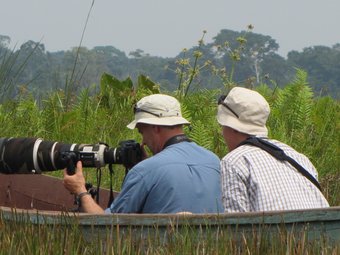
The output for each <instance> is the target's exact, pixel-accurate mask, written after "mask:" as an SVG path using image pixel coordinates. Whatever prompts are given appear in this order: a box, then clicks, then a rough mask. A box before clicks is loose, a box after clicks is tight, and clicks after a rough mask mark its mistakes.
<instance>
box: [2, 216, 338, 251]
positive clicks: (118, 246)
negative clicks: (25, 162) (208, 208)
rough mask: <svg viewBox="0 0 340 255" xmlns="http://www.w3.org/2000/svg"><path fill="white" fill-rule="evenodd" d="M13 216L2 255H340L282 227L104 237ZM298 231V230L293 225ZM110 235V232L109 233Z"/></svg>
mask: <svg viewBox="0 0 340 255" xmlns="http://www.w3.org/2000/svg"><path fill="white" fill-rule="evenodd" d="M13 214H14V217H15V218H14V219H12V220H11V221H7V220H5V219H4V218H3V217H2V214H0V239H1V242H0V250H1V252H0V254H18V255H21V254H23V255H24V254H282V255H284V254H325V255H326V254H339V251H340V246H339V244H338V243H336V242H334V241H331V240H328V239H326V238H325V237H324V236H323V234H321V235H320V238H319V239H316V238H315V239H314V240H313V241H311V240H309V236H308V233H307V231H306V230H301V231H300V230H295V232H294V231H290V230H289V229H286V228H285V226H282V227H281V226H280V227H278V229H276V230H275V231H271V230H270V229H268V230H267V229H266V228H265V227H262V228H256V227H255V226H254V227H253V228H252V229H249V231H245V232H243V233H240V232H237V230H236V231H235V229H233V228H230V227H225V226H218V225H217V226H215V227H216V229H210V226H204V225H203V226H201V228H194V227H192V226H190V225H184V226H183V228H179V227H177V226H175V225H170V226H168V228H166V229H162V228H160V227H157V225H155V226H151V227H150V228H147V229H142V230H141V231H143V235H142V234H141V233H139V229H138V227H137V229H136V228H127V229H124V227H121V228H120V226H119V225H118V226H117V227H115V226H110V228H108V229H105V228H103V226H102V229H101V230H102V233H98V232H97V231H98V229H96V227H94V226H91V225H89V226H88V227H87V228H84V226H81V225H80V224H79V223H77V221H76V220H75V219H74V218H73V217H71V216H67V215H64V216H62V218H61V221H62V222H63V223H62V224H50V225H47V224H45V225H44V224H33V223H31V222H30V221H29V220H27V217H25V216H23V215H20V214H19V213H15V212H13ZM292 229H293V230H294V227H292ZM105 231H106V232H105Z"/></svg>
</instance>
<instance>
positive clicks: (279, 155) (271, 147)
mask: <svg viewBox="0 0 340 255" xmlns="http://www.w3.org/2000/svg"><path fill="white" fill-rule="evenodd" d="M244 144H250V145H253V146H256V147H259V148H261V149H263V150H265V151H266V152H268V153H269V154H270V155H272V156H273V157H274V158H276V159H278V160H280V161H284V160H285V161H288V162H289V163H290V164H291V165H292V166H294V167H295V168H296V169H297V170H298V171H299V172H300V173H301V174H302V175H304V176H305V177H306V178H307V179H308V180H310V181H311V182H312V183H313V184H314V185H315V186H316V187H317V188H318V189H319V190H320V191H322V190H321V186H320V184H319V182H318V181H317V180H316V179H315V178H314V177H313V176H312V175H311V174H310V173H309V172H308V171H307V170H306V169H305V168H303V167H302V166H301V165H300V164H299V163H298V162H296V161H295V160H294V159H293V158H291V157H289V156H288V155H287V154H286V153H285V152H284V151H283V150H282V149H280V148H279V147H277V146H276V145H275V144H272V143H270V142H268V141H266V140H264V139H261V138H259V137H255V136H251V137H249V138H248V139H246V140H244V141H243V142H241V143H240V144H239V146H241V145H244Z"/></svg>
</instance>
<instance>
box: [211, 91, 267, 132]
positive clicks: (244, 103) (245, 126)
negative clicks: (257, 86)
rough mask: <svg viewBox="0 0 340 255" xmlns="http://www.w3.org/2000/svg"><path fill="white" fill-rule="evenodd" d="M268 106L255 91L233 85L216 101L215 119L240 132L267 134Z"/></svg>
mask: <svg viewBox="0 0 340 255" xmlns="http://www.w3.org/2000/svg"><path fill="white" fill-rule="evenodd" d="M269 113H270V107H269V104H268V102H267V101H266V99H265V98H264V97H263V96H262V95H261V94H260V93H258V92H257V91H254V90H250V89H246V88H242V87H234V88H232V89H231V90H230V92H229V93H228V95H227V96H222V97H220V99H219V102H218V110H217V121H218V123H219V124H220V125H222V126H227V127H230V128H232V129H235V130H237V131H239V132H241V133H245V134H248V135H255V136H264V137H267V136H268V129H267V127H266V122H267V119H268V116H269Z"/></svg>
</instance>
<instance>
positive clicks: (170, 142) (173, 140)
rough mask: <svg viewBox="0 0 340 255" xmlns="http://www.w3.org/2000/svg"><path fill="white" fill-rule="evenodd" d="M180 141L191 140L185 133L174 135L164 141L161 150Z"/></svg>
mask: <svg viewBox="0 0 340 255" xmlns="http://www.w3.org/2000/svg"><path fill="white" fill-rule="evenodd" d="M181 142H191V140H190V139H189V138H188V137H187V136H186V135H185V134H181V135H175V136H173V137H171V138H170V139H169V140H167V141H166V142H165V144H164V146H163V150H164V149H165V148H166V147H168V146H170V145H173V144H176V143H181Z"/></svg>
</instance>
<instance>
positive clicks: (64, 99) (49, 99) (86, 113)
mask: <svg viewBox="0 0 340 255" xmlns="http://www.w3.org/2000/svg"><path fill="white" fill-rule="evenodd" d="M245 34H246V35H247V40H246V39H245V37H243V34H242V36H240V34H239V33H235V32H232V31H229V30H223V31H221V33H220V34H219V35H218V36H217V37H216V38H215V41H216V43H218V45H217V46H216V45H214V46H213V45H205V44H204V43H203V37H202V39H201V40H200V42H199V45H198V47H195V48H193V49H191V50H185V51H183V52H182V53H181V54H180V55H179V56H178V58H177V59H176V60H173V59H162V58H156V57H151V56H148V55H143V52H141V51H136V52H134V53H133V57H132V58H127V57H126V56H125V53H122V52H120V51H119V50H117V49H115V48H114V47H96V48H94V49H93V50H87V49H86V48H81V47H80V48H78V49H74V50H73V51H71V52H59V53H48V52H47V53H46V52H45V51H44V47H43V45H41V44H37V43H34V42H28V43H27V44H25V45H23V46H21V49H20V50H19V51H8V49H7V48H6V47H3V46H4V43H3V42H4V39H8V38H4V37H2V38H0V39H2V41H1V40H0V42H1V43H0V59H1V61H2V62H0V63H1V64H0V96H1V97H0V100H1V101H0V102H1V104H0V122H1V123H3V124H2V125H1V126H0V137H41V138H43V139H45V140H53V141H59V142H63V143H91V144H92V143H96V142H105V143H107V144H109V145H110V146H111V147H116V146H117V145H118V144H119V142H120V141H122V140H127V139H135V140H137V141H140V139H141V137H140V135H139V134H138V133H137V132H136V131H131V130H129V129H127V128H126V125H127V124H128V123H129V122H130V121H131V120H132V119H133V111H132V109H133V105H134V104H135V103H136V102H137V101H138V100H139V99H140V98H142V97H143V96H145V95H149V94H153V93H159V92H161V93H166V94H170V95H173V96H175V97H177V98H178V99H179V100H180V102H181V104H182V111H183V115H184V116H185V117H186V118H187V119H188V120H190V121H191V126H190V127H187V128H186V130H185V131H186V133H187V135H188V136H189V137H190V138H191V139H192V140H194V141H195V142H197V143H198V144H200V145H202V146H204V147H206V148H207V149H210V150H212V151H214V152H215V153H216V154H217V155H218V156H219V157H222V156H224V155H225V154H226V153H227V149H226V146H225V144H224V141H223V138H222V135H221V128H220V127H219V125H218V124H217V121H216V117H215V116H216V105H217V102H216V99H217V98H218V96H219V95H220V94H222V93H226V92H227V91H228V90H229V89H230V88H231V87H233V86H235V85H236V84H237V85H241V86H245V87H248V88H252V89H255V90H257V91H259V92H260V93H261V94H262V95H263V96H264V97H265V98H266V99H267V100H268V102H269V103H270V105H271V109H272V113H271V116H270V118H269V120H268V128H269V133H270V137H272V138H275V139H278V140H281V141H283V142H286V143H288V144H290V145H292V146H293V147H294V148H296V149H297V150H298V151H300V152H302V153H304V154H306V155H307V156H309V157H310V159H311V161H312V162H313V163H314V165H315V166H316V168H317V169H318V171H319V179H320V180H321V183H322V186H323V188H324V193H325V195H326V197H327V199H328V200H329V202H330V204H331V205H340V197H339V194H340V192H339V191H340V184H339V183H340V182H339V181H340V169H339V166H340V162H339V161H340V158H339V146H340V132H339V128H340V124H339V120H340V109H339V108H340V105H339V101H338V100H336V99H334V97H331V96H328V95H324V94H323V92H322V93H319V92H317V93H316V94H315V89H313V87H312V86H311V85H310V80H311V78H309V75H308V74H307V72H306V71H304V70H303V69H293V68H292V70H294V72H290V71H289V72H288V71H287V72H284V71H282V73H279V74H277V75H278V76H277V77H281V78H275V79H274V78H273V77H272V76H271V75H270V76H266V75H263V74H267V72H265V71H264V70H265V69H264V67H265V66H268V68H272V69H271V70H272V71H273V73H274V71H275V72H279V71H280V70H281V69H280V68H281V67H284V66H285V65H286V62H280V61H281V60H282V59H280V58H279V57H278V56H276V55H275V53H274V52H275V50H276V49H277V47H278V45H277V44H276V43H275V41H274V40H272V39H271V38H270V37H263V36H259V35H256V34H253V33H251V32H250V31H247V32H245ZM233 36H237V37H235V41H236V42H235V43H234V42H232V41H226V40H227V39H228V38H231V37H233ZM233 38H234V37H233ZM260 39H261V40H260ZM252 41H254V43H251V45H252V47H250V49H246V48H245V44H246V43H247V44H248V43H249V42H252ZM255 42H256V43H255ZM256 45H257V46H256ZM259 45H262V46H261V47H262V48H261V47H260V46H259ZM255 46H256V47H255ZM264 46H266V47H265V48H263V47H264ZM259 47H260V48H259ZM259 49H261V51H260V50H259ZM334 50H337V48H336V47H335V48H334ZM255 52H256V54H255ZM77 54H79V55H77ZM254 54H255V55H254ZM298 55H299V54H295V55H294V61H296V62H298V59H299V58H298ZM76 56H77V57H76ZM75 57H76V59H77V65H76V66H75V64H74V59H75ZM249 58H250V59H252V62H249ZM271 61H272V62H271ZM19 63H20V64H19ZM275 63H276V64H275ZM284 63H285V64H284ZM339 63H340V62H339ZM165 64H167V68H166V69H165V70H162V71H160V67H163V66H165ZM278 66H279V67H280V68H278ZM227 67H228V68H227ZM275 67H276V68H275ZM274 69H275V70H274ZM276 69H280V70H276ZM148 71H149V72H150V76H145V75H144V74H143V73H145V72H148ZM254 72H255V75H254ZM129 74H133V75H130V76H129ZM280 75H282V76H280ZM93 77H99V78H98V81H96V79H97V78H93ZM175 79H176V82H174V80H175ZM312 79H313V78H312ZM46 81H49V82H46ZM155 81H156V82H155ZM277 81H280V82H279V83H278V82H277ZM18 84H21V85H22V86H17V85H18ZM46 84H48V85H46ZM61 84H64V85H63V86H61ZM202 84H205V85H207V86H205V85H204V86H203V85H202ZM208 84H209V86H208ZM216 84H218V85H216ZM278 84H280V86H279V85H278ZM31 85H32V86H31ZM33 85H34V86H33ZM314 85H315V84H314ZM38 88H39V89H38ZM105 170H106V169H105ZM105 170H104V171H103V175H102V182H101V183H102V186H104V187H108V186H109V176H108V171H105ZM114 170H115V171H114V183H113V185H114V187H113V188H114V189H115V190H120V185H121V183H122V180H123V178H124V174H125V173H124V169H123V168H122V166H120V165H115V166H114ZM48 174H53V175H57V176H60V175H61V171H55V172H48ZM85 174H86V178H87V180H89V181H91V182H95V181H96V171H94V169H86V170H85ZM0 226H1V228H0V237H1V244H0V246H1V251H2V252H3V253H4V254H21V253H23V252H25V254H26V253H27V252H29V253H33V254H43V253H53V254H61V253H62V254H77V253H81V254H94V253H96V254H97V253H98V251H102V248H101V243H100V241H98V240H95V241H97V242H95V241H94V242H90V243H88V242H86V241H84V240H83V239H82V235H80V234H79V229H78V228H77V225H76V224H75V225H74V226H72V228H70V229H66V228H62V227H61V226H53V227H52V230H51V228H50V227H51V226H38V227H37V226H33V225H29V224H22V225H21V224H19V223H18V224H17V225H13V226H12V225H9V224H5V222H4V221H3V220H2V219H1V218H0ZM36 233H38V234H36ZM195 238H198V239H199V238H201V239H203V238H202V237H199V236H195V235H193V234H192V233H190V234H188V233H187V234H186V235H182V234H177V233H174V235H172V239H171V242H170V243H169V244H168V245H166V246H164V245H163V244H162V243H157V242H143V243H139V242H137V243H136V242H135V241H131V242H128V241H129V239H128V241H126V242H124V243H123V242H122V241H121V240H119V239H117V240H116V239H111V240H110V242H111V243H110V245H111V246H112V247H111V246H110V247H109V250H107V251H109V254H110V253H111V252H112V253H125V252H126V253H159V254H168V253H182V251H184V253H190V254H192V253H200V251H201V250H204V251H206V253H213V254H214V253H217V254H218V253H219V252H221V251H223V254H225V253H238V254H245V253H246V254H249V253H250V251H256V252H255V254H262V253H277V254H287V253H294V252H295V251H297V252H296V254H300V253H306V254H307V253H308V254H310V253H311V254H312V253H314V252H315V253H317V252H316V251H317V249H319V250H318V251H320V247H321V250H322V253H324V254H328V253H329V254H331V253H333V254H335V253H337V252H339V247H329V246H328V244H325V243H315V244H314V243H313V244H310V245H306V243H305V242H304V241H305V240H304V239H303V238H302V239H301V240H297V239H295V237H291V236H287V235H282V236H280V237H278V238H277V239H275V240H273V241H272V242H270V245H269V244H268V242H262V237H261V236H256V237H253V238H251V239H244V240H243V242H241V244H240V243H235V241H234V240H233V239H228V238H229V237H228V236H227V234H226V233H223V232H222V233H221V235H220V236H210V237H208V238H205V239H204V240H203V241H202V242H201V243H199V244H195V243H194V241H195V240H196V239H195ZM108 239H109V238H108ZM316 247H317V248H316ZM202 253H204V252H202Z"/></svg>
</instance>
